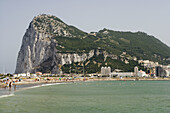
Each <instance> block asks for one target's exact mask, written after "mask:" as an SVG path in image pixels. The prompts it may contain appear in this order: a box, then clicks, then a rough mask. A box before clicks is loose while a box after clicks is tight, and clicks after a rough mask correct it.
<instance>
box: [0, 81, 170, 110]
mask: <svg viewBox="0 0 170 113" xmlns="http://www.w3.org/2000/svg"><path fill="white" fill-rule="evenodd" d="M0 112H1V113H3V112H13V113H23V112H26V113H27V112H28V113H47V112H50V113H115V112H119V113H145V112H146V113H169V112H170V81H96V82H79V83H68V84H60V85H53V86H45V87H39V88H34V89H27V90H21V91H17V92H15V95H14V96H11V97H6V98H0Z"/></svg>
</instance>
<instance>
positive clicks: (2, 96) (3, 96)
mask: <svg viewBox="0 0 170 113" xmlns="http://www.w3.org/2000/svg"><path fill="white" fill-rule="evenodd" d="M10 96H14V94H9V95H1V96H0V98H5V97H10Z"/></svg>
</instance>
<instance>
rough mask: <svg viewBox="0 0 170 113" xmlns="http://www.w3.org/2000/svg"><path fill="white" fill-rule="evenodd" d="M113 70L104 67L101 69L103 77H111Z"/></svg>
mask: <svg viewBox="0 0 170 113" xmlns="http://www.w3.org/2000/svg"><path fill="white" fill-rule="evenodd" d="M110 73H111V68H110V67H102V68H101V75H110Z"/></svg>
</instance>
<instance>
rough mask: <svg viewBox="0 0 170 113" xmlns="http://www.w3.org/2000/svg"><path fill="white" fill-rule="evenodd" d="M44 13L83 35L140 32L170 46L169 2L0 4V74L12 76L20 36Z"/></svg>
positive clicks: (36, 0)
mask: <svg viewBox="0 0 170 113" xmlns="http://www.w3.org/2000/svg"><path fill="white" fill-rule="evenodd" d="M42 13H46V14H52V15H54V16H57V17H59V18H60V19H61V20H63V21H64V22H65V23H67V24H69V25H74V26H76V27H78V28H79V29H81V30H84V31H86V32H91V31H98V30H101V29H103V28H108V29H112V30H120V31H133V32H136V31H143V32H146V33H148V34H150V35H153V36H155V37H156V38H158V39H160V40H161V41H162V42H164V43H166V44H167V45H168V46H170V33H169V30H170V0H0V73H3V72H4V71H5V72H10V73H13V72H14V71H15V67H16V60H17V55H18V52H19V49H20V47H21V42H22V38H23V35H24V33H25V31H26V29H27V28H28V25H29V23H30V22H31V20H32V19H33V17H34V16H36V15H39V14H42Z"/></svg>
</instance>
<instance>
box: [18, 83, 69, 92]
mask: <svg viewBox="0 0 170 113" xmlns="http://www.w3.org/2000/svg"><path fill="white" fill-rule="evenodd" d="M59 84H66V83H51V84H50V83H46V84H41V85H36V86H31V87H27V88H22V89H32V88H38V87H43V86H51V85H59ZM22 89H21V90H22Z"/></svg>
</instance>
